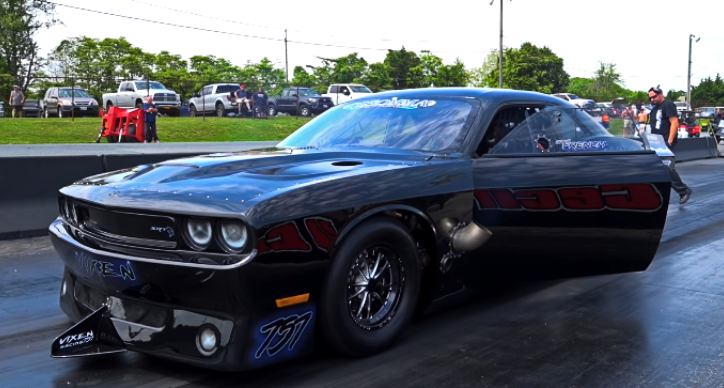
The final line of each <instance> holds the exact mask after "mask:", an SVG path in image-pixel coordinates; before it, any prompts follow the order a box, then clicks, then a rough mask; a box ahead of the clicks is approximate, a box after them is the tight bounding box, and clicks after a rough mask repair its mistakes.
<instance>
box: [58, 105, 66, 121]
mask: <svg viewBox="0 0 724 388" xmlns="http://www.w3.org/2000/svg"><path fill="white" fill-rule="evenodd" d="M63 117H65V116H63V107H62V106H60V105H58V118H61V119H62V118H63Z"/></svg>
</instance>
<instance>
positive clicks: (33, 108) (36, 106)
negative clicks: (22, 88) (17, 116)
mask: <svg viewBox="0 0 724 388" xmlns="http://www.w3.org/2000/svg"><path fill="white" fill-rule="evenodd" d="M41 112H42V111H41V109H40V101H38V100H25V104H23V117H40V114H41Z"/></svg>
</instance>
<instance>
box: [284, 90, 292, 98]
mask: <svg viewBox="0 0 724 388" xmlns="http://www.w3.org/2000/svg"><path fill="white" fill-rule="evenodd" d="M290 94H291V92H289V89H284V91H282V97H289V95H290Z"/></svg>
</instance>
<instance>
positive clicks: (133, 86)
mask: <svg viewBox="0 0 724 388" xmlns="http://www.w3.org/2000/svg"><path fill="white" fill-rule="evenodd" d="M147 96H151V97H153V103H154V104H155V105H156V108H157V109H158V113H161V114H168V115H169V116H179V115H180V113H181V98H180V97H179V95H178V94H176V92H174V91H173V90H168V89H167V88H166V87H165V86H163V84H161V83H160V82H156V81H145V80H138V81H127V82H121V85H120V86H118V92H117V93H106V94H104V95H103V106H104V107H105V108H106V111H108V109H109V108H110V107H112V106H117V107H119V108H126V109H131V108H143V103H144V102H146V97H147Z"/></svg>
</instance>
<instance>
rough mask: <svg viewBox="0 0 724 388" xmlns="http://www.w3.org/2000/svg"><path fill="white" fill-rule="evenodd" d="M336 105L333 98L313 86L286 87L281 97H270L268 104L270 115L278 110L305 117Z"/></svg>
mask: <svg viewBox="0 0 724 388" xmlns="http://www.w3.org/2000/svg"><path fill="white" fill-rule="evenodd" d="M333 106H334V103H332V99H331V98H329V97H323V96H322V95H321V94H319V93H318V92H317V91H316V90H314V89H312V88H286V89H284V90H283V91H282V95H281V97H270V98H269V104H268V105H267V112H268V113H269V116H274V115H276V114H277V113H278V112H284V113H289V114H298V115H300V116H303V117H308V116H311V115H312V114H313V113H314V114H319V113H322V112H324V111H326V110H327V109H329V108H331V107H333Z"/></svg>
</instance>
